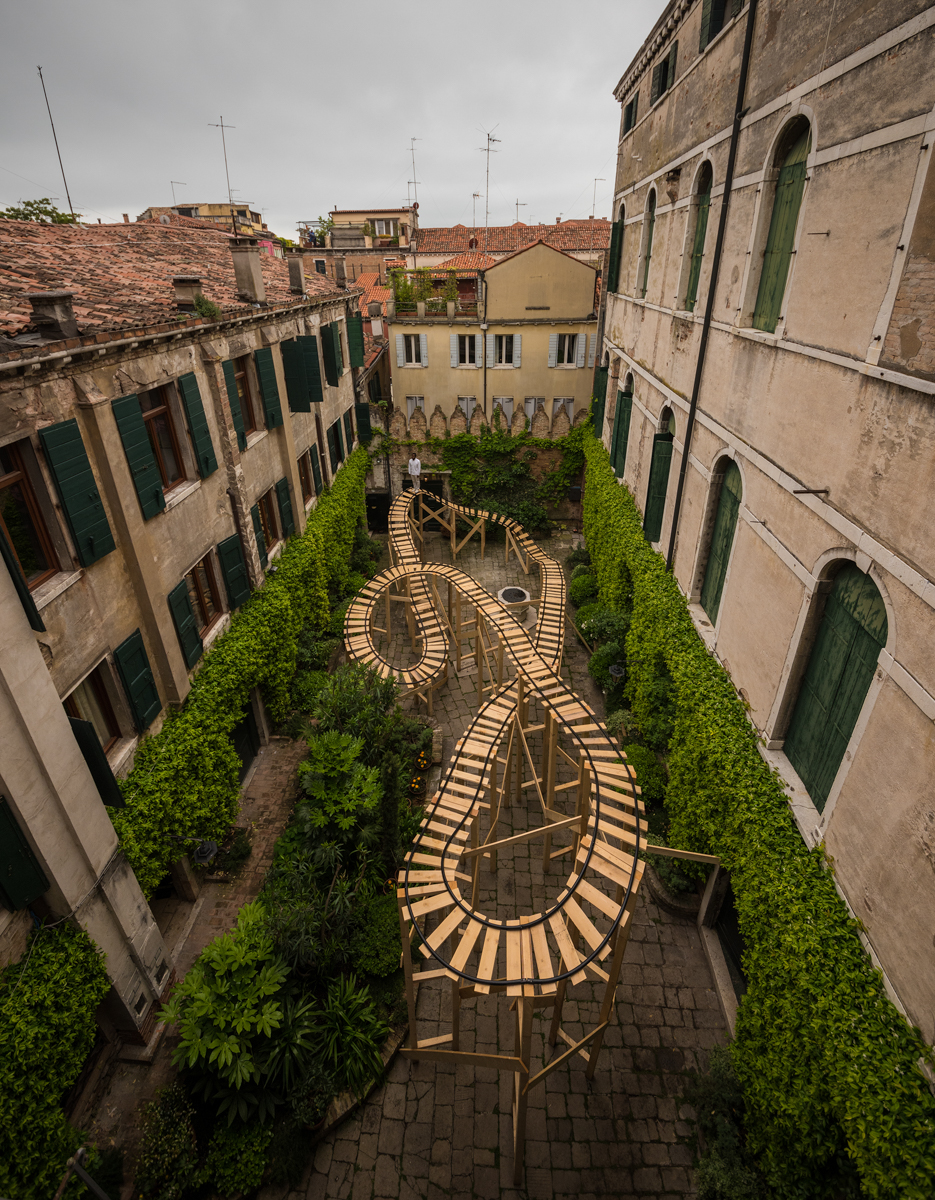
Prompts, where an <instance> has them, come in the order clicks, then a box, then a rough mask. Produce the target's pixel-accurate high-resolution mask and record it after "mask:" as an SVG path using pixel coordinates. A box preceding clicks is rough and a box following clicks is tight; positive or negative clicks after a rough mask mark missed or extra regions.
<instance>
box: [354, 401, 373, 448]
mask: <svg viewBox="0 0 935 1200" xmlns="http://www.w3.org/2000/svg"><path fill="white" fill-rule="evenodd" d="M354 416H355V418H356V420H357V438H358V441H359V442H360V444H361V445H362V446H364V445H366V444H367V442H369V441H370V440H371V438H372V437H373V427H372V425H371V424H370V405H369V404H367V403H366V401H365V402H364V403H363V404H355V405H354Z"/></svg>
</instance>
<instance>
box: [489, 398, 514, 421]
mask: <svg viewBox="0 0 935 1200" xmlns="http://www.w3.org/2000/svg"><path fill="white" fill-rule="evenodd" d="M498 404H499V405H500V407H501V408H502V409H503V415H504V417H505V418H506V423H507V425H509V424H510V422H511V421H512V420H513V397H512V396H494V398H493V407H494V412H496V411H497V405H498Z"/></svg>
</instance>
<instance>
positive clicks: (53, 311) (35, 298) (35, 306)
mask: <svg viewBox="0 0 935 1200" xmlns="http://www.w3.org/2000/svg"><path fill="white" fill-rule="evenodd" d="M73 296H74V292H28V293H27V297H28V299H29V302H30V304H31V305H32V319H33V322H34V323H35V324H36V325H38V326H39V331H40V332H41V334H42V336H43V337H47V338H73V337H77V336H78V323H77V321H76V320H75V313H74V310H73V308H72V303H71V302H72V297H73Z"/></svg>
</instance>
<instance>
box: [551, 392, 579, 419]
mask: <svg viewBox="0 0 935 1200" xmlns="http://www.w3.org/2000/svg"><path fill="white" fill-rule="evenodd" d="M563 408H564V410H565V412H567V413H568V420H569V421H571V420H573V419H574V415H575V398H574V396H556V398H555V399H554V400H553V401H552V420H553V421H554V420H555V418H556V417H557V416H558V414H559V413H560V412H561V411H562V409H563Z"/></svg>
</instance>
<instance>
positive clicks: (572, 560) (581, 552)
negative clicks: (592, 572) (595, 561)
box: [565, 546, 591, 567]
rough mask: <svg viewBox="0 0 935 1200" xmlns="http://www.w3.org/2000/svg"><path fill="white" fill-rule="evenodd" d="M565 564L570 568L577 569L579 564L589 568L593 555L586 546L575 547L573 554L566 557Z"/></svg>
mask: <svg viewBox="0 0 935 1200" xmlns="http://www.w3.org/2000/svg"><path fill="white" fill-rule="evenodd" d="M565 562H566V564H567V565H568V566H569V567H576V566H578V565H579V564H584V566H586V567H589V566H590V565H591V555H590V553H589V552H588V551H587V550H585V548H584V546H575V548H574V550H572V552H571V554H569V555H568V556H567V557H566V559H565Z"/></svg>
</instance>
